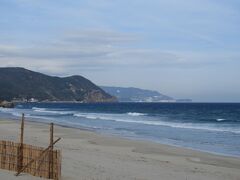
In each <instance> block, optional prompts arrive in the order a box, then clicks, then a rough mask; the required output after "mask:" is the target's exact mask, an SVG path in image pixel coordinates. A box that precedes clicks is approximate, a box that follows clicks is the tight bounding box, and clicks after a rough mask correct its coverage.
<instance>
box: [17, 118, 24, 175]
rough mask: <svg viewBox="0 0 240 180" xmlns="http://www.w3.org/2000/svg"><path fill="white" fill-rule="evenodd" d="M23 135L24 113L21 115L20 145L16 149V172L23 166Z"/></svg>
mask: <svg viewBox="0 0 240 180" xmlns="http://www.w3.org/2000/svg"><path fill="white" fill-rule="evenodd" d="M23 135H24V113H23V114H22V122H21V134H20V144H19V147H18V161H17V170H18V172H19V171H20V170H21V169H22V166H23Z"/></svg>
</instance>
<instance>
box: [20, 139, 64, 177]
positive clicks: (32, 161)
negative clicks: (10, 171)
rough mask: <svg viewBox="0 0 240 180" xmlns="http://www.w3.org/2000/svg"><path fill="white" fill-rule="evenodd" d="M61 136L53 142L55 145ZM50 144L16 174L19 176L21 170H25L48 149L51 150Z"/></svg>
mask: <svg viewBox="0 0 240 180" xmlns="http://www.w3.org/2000/svg"><path fill="white" fill-rule="evenodd" d="M60 139H61V138H58V139H57V140H56V141H54V142H53V145H54V144H56V143H57V142H58V141H59V140H60ZM49 149H50V146H48V147H47V148H46V149H45V150H44V151H43V152H42V153H41V154H40V155H39V156H38V157H37V158H35V159H32V160H31V161H29V163H28V164H26V165H25V166H24V167H23V168H22V169H21V170H20V171H19V172H17V173H16V174H15V176H18V175H19V174H20V173H21V172H23V171H24V170H25V169H26V168H27V167H28V166H29V165H31V164H32V163H33V162H35V161H37V160H39V159H40V158H41V157H42V156H43V155H44V154H45V153H46V152H47V151H49Z"/></svg>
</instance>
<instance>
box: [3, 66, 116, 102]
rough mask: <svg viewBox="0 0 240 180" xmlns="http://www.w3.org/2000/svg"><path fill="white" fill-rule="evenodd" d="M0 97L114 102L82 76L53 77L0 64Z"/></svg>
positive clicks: (20, 99) (8, 99) (8, 98)
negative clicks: (4, 66) (3, 66)
mask: <svg viewBox="0 0 240 180" xmlns="http://www.w3.org/2000/svg"><path fill="white" fill-rule="evenodd" d="M0 100H7V101H12V100H17V101H26V100H28V101H29V100H37V101H77V102H115V101H117V99H116V98H115V97H113V96H111V95H109V94H108V93H106V92H105V91H103V90H102V89H101V88H99V87H98V86H96V85H95V84H93V83H92V82H91V81H89V80H88V79H86V78H84V77H82V76H70V77H63V78H61V77H54V76H48V75H45V74H42V73H38V72H33V71H30V70H27V69H24V68H0Z"/></svg>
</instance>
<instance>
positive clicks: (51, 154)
mask: <svg viewBox="0 0 240 180" xmlns="http://www.w3.org/2000/svg"><path fill="white" fill-rule="evenodd" d="M49 147H50V148H49V171H48V172H49V179H52V178H53V123H51V124H50V144H49Z"/></svg>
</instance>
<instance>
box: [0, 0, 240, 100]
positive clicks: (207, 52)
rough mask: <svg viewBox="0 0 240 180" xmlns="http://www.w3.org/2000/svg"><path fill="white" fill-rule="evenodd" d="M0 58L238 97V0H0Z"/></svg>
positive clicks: (62, 72) (59, 71) (164, 88)
mask: <svg viewBox="0 0 240 180" xmlns="http://www.w3.org/2000/svg"><path fill="white" fill-rule="evenodd" d="M0 66H2V67H6V66H21V67H25V68H29V69H31V70H36V71H40V72H43V73H47V74H49V75H59V76H67V75H73V74H78V75H83V76H85V77H86V78H89V79H90V80H92V81H93V82H94V83H96V84H98V85H108V86H123V87H130V86H131V87H139V88H145V89H152V90H158V91H159V92H162V93H165V94H167V95H170V96H172V97H175V98H192V99H193V100H195V101H218V102H219V101H235V102H236V101H238V102H240V1H239V0H220V1H219V0H0Z"/></svg>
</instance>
